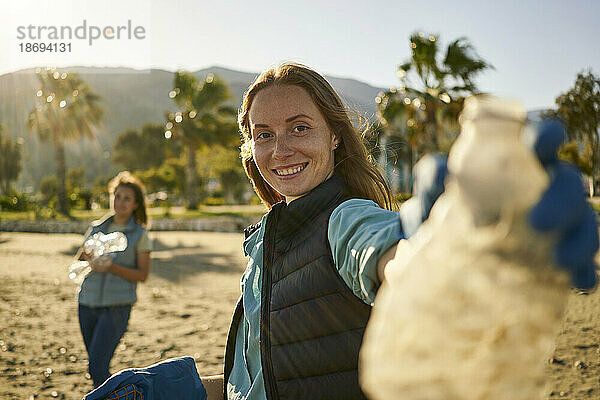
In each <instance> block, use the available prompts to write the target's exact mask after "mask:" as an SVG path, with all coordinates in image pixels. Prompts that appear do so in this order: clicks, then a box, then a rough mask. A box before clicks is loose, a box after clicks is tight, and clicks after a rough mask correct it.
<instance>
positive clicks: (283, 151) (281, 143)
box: [273, 135, 294, 159]
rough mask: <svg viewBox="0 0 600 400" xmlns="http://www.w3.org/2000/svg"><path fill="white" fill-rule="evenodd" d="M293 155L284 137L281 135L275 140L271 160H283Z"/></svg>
mask: <svg viewBox="0 0 600 400" xmlns="http://www.w3.org/2000/svg"><path fill="white" fill-rule="evenodd" d="M292 154H294V150H293V149H292V148H291V147H290V144H289V142H288V138H287V137H286V135H281V136H279V137H277V138H276V139H275V149H274V150H273V158H276V159H283V158H286V157H289V156H291V155H292Z"/></svg>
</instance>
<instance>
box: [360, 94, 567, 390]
mask: <svg viewBox="0 0 600 400" xmlns="http://www.w3.org/2000/svg"><path fill="white" fill-rule="evenodd" d="M524 123H525V112H524V110H523V109H522V108H521V107H520V106H519V105H518V104H514V103H508V102H505V101H500V100H498V99H495V98H491V97H486V98H470V99H468V100H467V101H466V102H465V108H464V111H463V114H462V116H461V127H462V130H461V135H460V137H459V138H458V139H457V141H456V143H455V145H454V146H453V148H452V149H451V151H450V154H449V158H448V169H449V173H450V175H449V178H448V182H447V185H446V191H445V192H444V193H443V194H442V196H441V197H440V198H439V199H438V201H437V202H436V203H435V205H434V207H433V209H432V210H431V214H430V217H429V219H428V220H427V221H426V222H425V223H424V224H423V225H422V226H421V227H420V228H419V230H418V231H417V232H416V233H415V235H414V236H412V237H411V238H410V240H408V241H406V240H403V241H401V242H400V244H399V246H398V250H397V252H396V256H395V258H394V260H393V261H392V263H393V264H390V265H388V267H387V269H386V281H385V282H384V284H383V285H382V287H381V288H380V290H379V292H378V294H377V297H376V299H375V306H374V309H373V313H372V315H371V319H370V321H369V325H368V327H367V331H366V333H365V337H364V341H363V348H362V349H361V354H360V378H361V384H362V385H363V388H364V389H365V392H366V393H367V395H368V396H369V398H371V399H396V398H402V399H406V400H416V399H419V400H421V399H427V400H437V399H439V400H459V399H460V400H484V399H485V400H500V399H511V400H535V399H541V398H542V397H543V395H544V390H545V387H544V386H545V380H544V365H545V360H547V358H548V357H549V355H550V352H551V351H552V348H553V345H554V340H555V337H556V335H557V334H558V332H559V330H560V328H561V324H562V318H563V313H564V308H565V305H566V300H567V294H568V288H569V280H568V276H567V274H566V273H565V272H564V271H560V270H559V269H557V268H555V267H554V266H553V264H552V261H551V251H552V249H553V243H555V240H556V239H555V238H554V237H553V236H551V235H543V234H540V233H537V232H534V231H533V230H532V229H531V228H530V227H529V224H528V222H527V215H528V213H529V211H530V209H531V207H532V206H533V205H534V204H536V203H537V201H538V200H539V198H540V196H541V194H542V193H543V191H544V189H545V187H546V186H547V184H548V177H547V175H546V173H545V171H544V170H543V168H542V166H541V165H540V163H539V162H538V160H537V158H536V157H535V155H534V154H533V153H532V152H531V151H530V150H529V149H527V148H526V147H525V145H524V144H523V142H522V140H521V137H520V136H521V134H522V131H523V129H524Z"/></svg>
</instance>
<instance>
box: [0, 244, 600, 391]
mask: <svg viewBox="0 0 600 400" xmlns="http://www.w3.org/2000/svg"><path fill="white" fill-rule="evenodd" d="M151 237H152V238H153V239H154V248H155V251H154V252H153V253H152V259H153V260H152V272H151V275H150V277H149V279H148V280H147V281H146V283H144V284H141V285H139V288H138V303H137V304H136V305H135V307H134V309H133V313H132V317H131V320H130V324H129V329H128V332H127V333H126V334H125V336H124V338H123V340H122V341H121V344H120V345H119V347H118V349H117V351H116V354H115V356H114V358H113V361H112V364H111V372H116V371H118V370H121V369H124V368H129V367H141V366H147V365H150V364H153V363H155V362H157V361H160V360H164V359H167V358H170V357H176V356H182V355H191V356H193V357H194V358H195V360H196V366H197V369H198V372H199V373H200V374H202V375H205V374H218V373H220V372H221V371H222V362H223V355H224V350H225V339H226V335H227V329H228V327H229V320H230V317H231V314H232V312H233V306H234V304H235V301H236V299H237V297H238V295H239V278H240V276H241V273H242V272H243V270H244V268H245V259H244V258H243V253H242V251H241V242H242V238H243V236H242V234H232V233H207V232H152V233H151ZM81 240H82V236H80V235H73V234H34V233H6V232H0V282H2V288H1V289H0V298H1V300H2V301H1V302H0V370H1V372H0V399H47V398H49V399H52V398H58V399H81V398H82V397H83V395H85V393H87V392H88V391H90V390H91V389H92V385H91V380H90V379H89V376H87V354H86V352H85V348H84V345H83V341H82V339H81V336H80V333H79V325H78V318H77V302H76V285H74V284H73V283H72V282H71V281H70V280H69V279H68V277H67V267H68V265H69V264H70V263H71V262H72V261H73V255H74V254H75V252H76V250H77V248H78V246H79V245H80V244H81ZM599 311H600V291H597V292H596V293H594V294H591V295H587V296H582V295H577V294H575V293H573V294H572V295H571V297H570V299H569V307H568V312H567V315H566V318H565V320H564V323H563V327H562V332H561V334H560V335H559V336H558V337H557V339H556V350H555V352H554V355H553V357H552V358H551V359H550V360H549V362H548V364H547V365H546V371H547V376H548V381H549V390H548V398H549V399H572V400H575V399H577V400H580V399H599V398H600V382H599V378H598V376H600V348H599V343H600V312H599Z"/></svg>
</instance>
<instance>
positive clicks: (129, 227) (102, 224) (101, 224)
mask: <svg viewBox="0 0 600 400" xmlns="http://www.w3.org/2000/svg"><path fill="white" fill-rule="evenodd" d="M114 217H115V215H114V214H110V215H108V216H105V217H103V218H102V219H100V220H98V221H96V222H94V226H96V227H98V229H99V230H101V231H104V230H106V229H108V226H109V225H110V224H111V223H112V222H113V220H114ZM136 228H137V222H135V217H134V216H133V215H132V216H131V217H129V221H127V224H126V225H125V229H123V231H125V232H133V231H135V230H136Z"/></svg>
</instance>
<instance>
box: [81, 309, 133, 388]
mask: <svg viewBox="0 0 600 400" xmlns="http://www.w3.org/2000/svg"><path fill="white" fill-rule="evenodd" d="M130 313H131V305H125V306H113V307H87V306H84V305H82V304H80V305H79V327H80V328H81V334H82V336H83V342H84V343H85V348H86V350H87V353H88V359H89V364H88V371H89V373H90V375H91V377H92V381H93V383H94V387H95V388H96V387H98V386H100V385H101V384H102V383H104V381H105V380H107V379H108V378H109V377H110V372H109V369H108V368H109V365H110V360H111V359H112V356H113V354H114V353H115V349H116V348H117V345H118V344H119V342H120V341H121V338H122V337H123V335H124V334H125V332H126V331H127V323H128V322H129V315H130Z"/></svg>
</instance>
